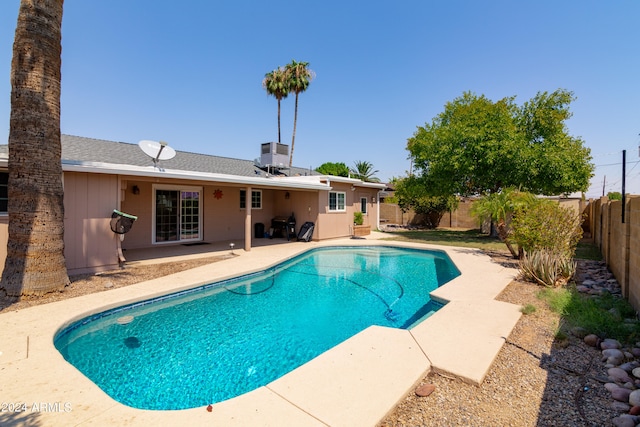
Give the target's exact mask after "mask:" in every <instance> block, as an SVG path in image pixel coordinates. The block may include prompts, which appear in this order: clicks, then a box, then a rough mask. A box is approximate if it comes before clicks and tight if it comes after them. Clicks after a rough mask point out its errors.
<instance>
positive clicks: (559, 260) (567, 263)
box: [520, 249, 576, 287]
mask: <svg viewBox="0 0 640 427" xmlns="http://www.w3.org/2000/svg"><path fill="white" fill-rule="evenodd" d="M575 271H576V263H575V262H574V261H573V260H572V259H571V258H569V257H567V256H565V255H564V254H560V253H557V252H554V251H551V250H548V249H541V250H535V251H532V252H530V253H527V252H525V254H524V256H523V257H522V259H521V260H520V276H521V277H522V278H523V279H525V280H528V281H531V282H535V283H538V284H540V285H543V286H549V287H557V286H562V285H564V284H565V283H567V282H568V281H569V280H570V279H571V277H573V275H574V274H575Z"/></svg>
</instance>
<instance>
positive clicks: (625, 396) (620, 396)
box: [611, 387, 632, 403]
mask: <svg viewBox="0 0 640 427" xmlns="http://www.w3.org/2000/svg"><path fill="white" fill-rule="evenodd" d="M631 393H632V391H631V390H629V389H627V388H623V387H618V388H616V389H614V390H612V391H611V397H613V398H614V399H615V400H617V401H618V402H624V403H627V402H629V396H630V395H631Z"/></svg>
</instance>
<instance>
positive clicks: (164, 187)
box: [151, 184, 204, 245]
mask: <svg viewBox="0 0 640 427" xmlns="http://www.w3.org/2000/svg"><path fill="white" fill-rule="evenodd" d="M152 190H153V197H152V201H151V205H152V206H151V208H152V209H151V210H152V216H151V217H152V221H151V243H152V244H154V245H166V244H177V243H189V242H200V241H202V217H203V211H204V192H203V190H202V187H195V186H182V185H163V184H153V185H152ZM157 190H161V191H177V192H178V204H179V205H178V207H177V209H178V230H177V233H178V239H177V240H167V241H157V237H158V236H157V234H156V219H157V216H156V207H157V206H156V198H157V196H156V191H157ZM183 191H185V192H197V193H198V194H199V196H198V235H197V237H196V238H193V239H183V238H182V237H181V235H182V233H181V230H180V227H181V226H182V222H181V212H182V203H181V200H182V199H181V195H182V192H183Z"/></svg>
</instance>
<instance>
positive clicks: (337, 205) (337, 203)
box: [329, 191, 347, 212]
mask: <svg viewBox="0 0 640 427" xmlns="http://www.w3.org/2000/svg"><path fill="white" fill-rule="evenodd" d="M346 198H347V193H345V192H343V191H329V212H344V211H345V210H346V209H345V200H346Z"/></svg>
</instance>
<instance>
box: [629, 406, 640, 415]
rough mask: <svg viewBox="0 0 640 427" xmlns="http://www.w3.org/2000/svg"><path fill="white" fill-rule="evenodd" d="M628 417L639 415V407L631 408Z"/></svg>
mask: <svg viewBox="0 0 640 427" xmlns="http://www.w3.org/2000/svg"><path fill="white" fill-rule="evenodd" d="M629 415H640V406H632V407H631V409H629Z"/></svg>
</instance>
